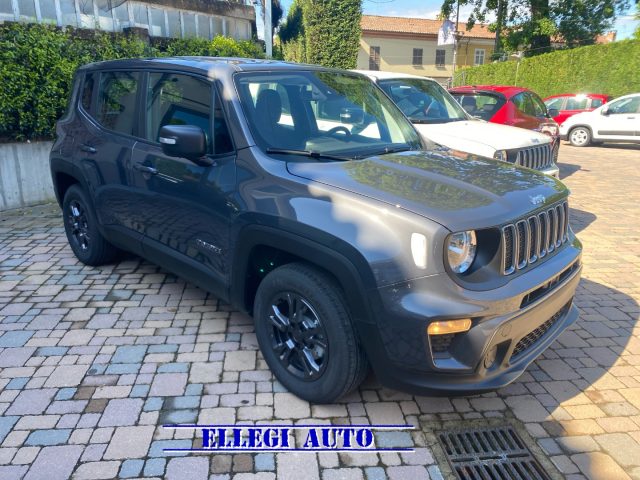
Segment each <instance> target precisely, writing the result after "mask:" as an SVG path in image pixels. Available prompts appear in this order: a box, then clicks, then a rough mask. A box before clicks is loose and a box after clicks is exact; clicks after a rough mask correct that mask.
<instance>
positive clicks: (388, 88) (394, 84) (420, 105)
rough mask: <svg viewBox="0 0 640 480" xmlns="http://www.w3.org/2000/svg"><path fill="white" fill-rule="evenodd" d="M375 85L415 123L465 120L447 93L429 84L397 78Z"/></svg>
mask: <svg viewBox="0 0 640 480" xmlns="http://www.w3.org/2000/svg"><path fill="white" fill-rule="evenodd" d="M378 85H380V87H381V88H382V89H383V90H384V91H385V92H386V93H387V95H389V96H390V97H391V98H392V99H393V101H394V102H396V105H398V107H400V110H402V111H403V112H404V114H405V115H406V116H407V117H409V119H410V120H411V121H412V122H414V123H446V122H457V121H460V120H468V117H467V115H465V113H464V111H463V110H462V108H460V105H459V104H458V103H456V101H455V100H454V99H453V98H452V97H451V95H450V94H449V92H447V91H446V90H445V89H444V88H442V87H441V86H440V85H439V84H438V83H437V82H434V81H432V80H426V79H425V80H422V79H420V78H396V79H393V80H380V81H379V82H378Z"/></svg>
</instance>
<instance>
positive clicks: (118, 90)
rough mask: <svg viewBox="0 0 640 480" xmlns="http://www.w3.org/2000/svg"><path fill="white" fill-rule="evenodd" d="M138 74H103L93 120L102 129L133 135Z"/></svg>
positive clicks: (138, 81)
mask: <svg viewBox="0 0 640 480" xmlns="http://www.w3.org/2000/svg"><path fill="white" fill-rule="evenodd" d="M139 83H140V74H139V73H136V72H103V73H102V74H100V88H99V89H98V102H97V105H96V112H95V119H96V120H97V121H98V123H100V125H102V126H103V127H105V128H107V129H109V130H113V131H115V132H119V133H124V134H126V135H133V132H134V125H135V124H136V92H137V89H138V84H139Z"/></svg>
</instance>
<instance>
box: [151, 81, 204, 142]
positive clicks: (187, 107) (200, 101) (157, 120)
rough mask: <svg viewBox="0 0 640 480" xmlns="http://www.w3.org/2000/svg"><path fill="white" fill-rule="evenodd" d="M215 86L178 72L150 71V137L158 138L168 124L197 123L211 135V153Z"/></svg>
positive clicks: (152, 139)
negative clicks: (213, 91) (213, 87)
mask: <svg viewBox="0 0 640 480" xmlns="http://www.w3.org/2000/svg"><path fill="white" fill-rule="evenodd" d="M211 98H212V97H211V85H210V84H209V83H207V82H205V81H204V80H200V79H198V78H195V77H192V76H189V75H179V74H174V73H150V74H149V89H148V91H147V101H146V110H147V117H146V129H145V130H146V135H145V137H146V138H147V140H151V141H153V142H157V141H158V137H159V136H160V129H161V128H162V127H164V126H165V125H195V126H196V127H200V128H201V129H202V131H203V132H205V136H206V137H207V145H208V146H209V149H208V151H209V153H211V146H212V139H211V135H210V132H211Z"/></svg>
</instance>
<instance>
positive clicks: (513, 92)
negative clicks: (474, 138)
mask: <svg viewBox="0 0 640 480" xmlns="http://www.w3.org/2000/svg"><path fill="white" fill-rule="evenodd" d="M449 92H450V93H451V95H453V96H454V97H455V98H456V100H458V102H460V104H461V105H462V108H464V109H465V110H466V111H467V113H469V114H470V115H473V116H474V117H478V118H481V119H483V120H486V121H487V122H492V123H502V124H504V125H513V126H514V127H520V128H527V129H529V130H535V131H537V132H541V133H546V134H547V135H550V136H552V137H553V138H554V145H553V148H554V159H557V157H558V148H559V147H560V129H559V128H558V124H557V123H556V122H555V120H554V119H553V117H555V116H556V115H557V114H558V113H559V112H557V111H556V110H547V107H546V105H545V104H544V102H543V101H542V99H541V98H540V97H539V96H538V95H536V94H535V93H533V92H532V91H531V90H528V89H526V88H522V87H512V86H509V85H466V86H464V87H454V88H452V89H450V90H449Z"/></svg>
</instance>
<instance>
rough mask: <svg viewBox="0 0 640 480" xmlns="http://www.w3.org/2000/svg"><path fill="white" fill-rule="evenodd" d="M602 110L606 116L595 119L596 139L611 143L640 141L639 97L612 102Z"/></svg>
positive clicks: (598, 116)
mask: <svg viewBox="0 0 640 480" xmlns="http://www.w3.org/2000/svg"><path fill="white" fill-rule="evenodd" d="M603 109H606V115H602V114H600V115H597V116H596V118H595V122H596V123H595V128H594V130H595V131H594V136H595V137H596V138H598V139H602V140H613V141H615V140H624V141H628V140H636V141H638V140H640V95H636V96H633V97H627V98H621V99H618V100H614V101H613V102H611V103H608V104H607V105H605V106H604V107H603ZM602 111H603V110H600V113H602Z"/></svg>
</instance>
